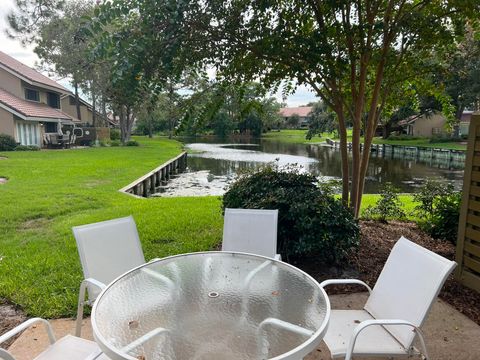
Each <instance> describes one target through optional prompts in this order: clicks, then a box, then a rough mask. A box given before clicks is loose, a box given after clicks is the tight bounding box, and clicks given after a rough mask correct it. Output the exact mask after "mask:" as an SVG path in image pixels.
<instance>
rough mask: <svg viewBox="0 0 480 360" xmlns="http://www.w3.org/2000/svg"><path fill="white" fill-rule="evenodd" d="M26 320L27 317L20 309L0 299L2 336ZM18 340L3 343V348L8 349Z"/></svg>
mask: <svg viewBox="0 0 480 360" xmlns="http://www.w3.org/2000/svg"><path fill="white" fill-rule="evenodd" d="M26 319H27V317H26V316H25V314H24V313H23V312H22V311H21V310H20V309H19V308H18V307H16V306H14V305H12V304H9V303H7V302H6V301H5V300H3V299H0V334H5V333H6V332H7V331H8V330H10V329H13V328H14V327H15V326H17V325H18V324H20V323H21V322H23V321H25V320H26ZM16 338H17V337H14V338H12V339H10V340H8V341H6V342H4V343H2V347H5V348H8V347H9V346H10V345H11V344H12V343H13V342H14V341H15V339H16Z"/></svg>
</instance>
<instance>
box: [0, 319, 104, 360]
mask: <svg viewBox="0 0 480 360" xmlns="http://www.w3.org/2000/svg"><path fill="white" fill-rule="evenodd" d="M37 323H43V324H44V325H45V328H46V330H47V333H48V339H49V340H50V345H49V346H48V347H47V348H46V349H45V350H44V351H43V352H42V353H41V354H39V355H38V356H37V357H35V359H34V360H66V359H68V360H94V359H96V360H108V359H109V358H108V357H107V356H106V355H104V354H103V353H102V352H101V350H100V348H99V347H98V345H97V344H96V343H95V342H93V341H90V340H85V339H81V338H79V337H76V336H72V335H67V336H65V337H63V338H61V339H60V340H58V341H57V340H56V339H55V335H54V334H53V330H52V327H51V325H50V323H49V322H48V321H47V320H44V319H41V318H33V319H29V320H27V321H25V322H23V323H22V324H20V325H18V326H17V327H15V328H13V329H12V330H10V331H8V332H7V333H5V334H4V335H2V336H0V344H1V343H3V342H5V341H7V340H9V339H11V338H12V337H13V336H15V335H17V334H19V333H21V332H22V331H24V330H25V329H27V328H28V327H30V326H33V325H35V324H37ZM0 359H4V360H15V357H14V356H13V355H12V354H11V353H10V352H8V351H7V350H5V349H2V348H0Z"/></svg>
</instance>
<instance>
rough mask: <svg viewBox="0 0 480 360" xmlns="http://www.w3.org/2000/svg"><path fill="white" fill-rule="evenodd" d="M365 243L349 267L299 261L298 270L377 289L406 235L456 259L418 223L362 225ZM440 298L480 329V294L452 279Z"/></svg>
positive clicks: (344, 288) (349, 289)
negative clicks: (392, 253) (353, 280)
mask: <svg viewBox="0 0 480 360" xmlns="http://www.w3.org/2000/svg"><path fill="white" fill-rule="evenodd" d="M360 227H361V240H360V247H359V249H358V251H356V252H355V253H352V254H351V255H350V256H349V261H348V265H347V266H345V267H342V268H339V267H323V268H322V267H319V266H318V258H316V259H296V260H295V261H293V264H294V265H295V266H298V267H299V268H301V269H304V270H305V271H306V272H308V273H309V274H310V275H312V276H313V277H314V278H316V279H317V280H318V281H323V280H325V279H328V278H351V277H354V278H359V279H361V280H363V281H365V282H366V283H367V284H369V285H370V286H373V285H375V281H376V280H377V278H378V275H379V274H380V272H381V271H382V268H383V265H384V264H385V261H386V260H387V257H388V255H389V254H390V251H391V249H392V247H393V245H394V244H395V242H396V241H397V240H398V239H399V238H400V237H401V236H402V235H403V236H405V237H406V238H407V239H409V240H411V241H413V242H415V243H417V244H419V245H421V246H423V247H425V248H427V249H429V250H431V251H433V252H435V253H437V254H439V255H442V256H444V257H446V258H447V259H450V260H454V259H455V246H454V245H453V244H452V243H450V242H448V241H441V240H435V239H433V238H431V237H430V236H429V235H427V234H426V233H424V232H423V231H421V230H420V229H419V228H418V226H417V225H416V224H414V223H408V222H400V221H391V222H389V223H388V224H383V223H380V222H377V221H362V222H361V223H360ZM363 290H364V289H363V288H362V287H357V286H335V287H332V288H329V290H328V292H329V294H334V293H349V292H357V291H363ZM439 296H440V298H441V299H443V300H445V301H446V302H447V303H449V304H450V305H452V306H453V307H454V308H455V309H457V310H458V311H460V312H461V313H463V314H465V315H466V316H467V317H469V318H470V319H472V320H473V321H475V322H476V323H477V324H479V325H480V306H478V304H480V294H479V293H477V292H475V291H473V290H471V289H469V288H467V287H465V286H463V285H462V284H460V283H459V282H457V281H456V280H455V279H454V278H453V275H451V276H450V277H449V278H448V280H447V282H446V283H445V285H444V287H443V289H442V291H441V292H440V295H439Z"/></svg>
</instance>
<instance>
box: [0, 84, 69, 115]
mask: <svg viewBox="0 0 480 360" xmlns="http://www.w3.org/2000/svg"><path fill="white" fill-rule="evenodd" d="M1 105H3V106H2V107H3V108H7V110H10V112H13V113H17V115H18V116H20V117H23V118H45V119H63V120H72V121H77V119H74V118H72V117H71V116H69V115H67V114H65V113H64V112H62V111H60V110H57V109H54V108H52V107H50V106H48V105H47V104H43V103H38V102H35V101H29V100H24V99H20V98H18V97H16V96H15V95H13V94H11V93H9V92H8V91H6V90H4V89H2V88H0V106H1Z"/></svg>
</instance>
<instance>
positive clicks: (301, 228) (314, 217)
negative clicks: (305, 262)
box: [223, 165, 359, 263]
mask: <svg viewBox="0 0 480 360" xmlns="http://www.w3.org/2000/svg"><path fill="white" fill-rule="evenodd" d="M316 183H317V179H316V178H315V177H314V176H313V175H310V174H305V173H300V172H299V170H298V168H295V167H287V168H282V169H281V168H278V167H277V166H271V165H269V166H266V167H264V168H262V169H260V170H257V171H253V172H247V173H244V174H241V175H240V176H239V178H238V179H237V180H236V181H235V182H234V183H232V184H231V185H230V187H229V189H228V191H227V192H226V193H225V195H224V196H223V208H224V209H225V208H227V207H228V208H249V209H278V211H279V218H278V245H277V248H278V251H279V252H280V253H281V254H282V256H283V257H284V258H285V259H287V260H288V259H289V257H291V256H305V255H309V256H317V257H319V258H320V259H321V260H319V261H323V262H329V263H331V262H339V261H341V260H342V259H343V258H344V257H345V255H346V253H347V251H348V250H350V249H352V248H353V247H356V246H357V245H358V241H359V226H358V223H357V221H356V220H355V219H354V218H353V215H352V214H351V212H350V211H349V210H348V209H346V208H345V207H344V206H343V205H342V203H341V201H340V200H337V199H335V198H334V197H333V196H332V195H327V194H325V193H324V192H322V190H321V189H320V188H319V187H318V186H317V185H316Z"/></svg>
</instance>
